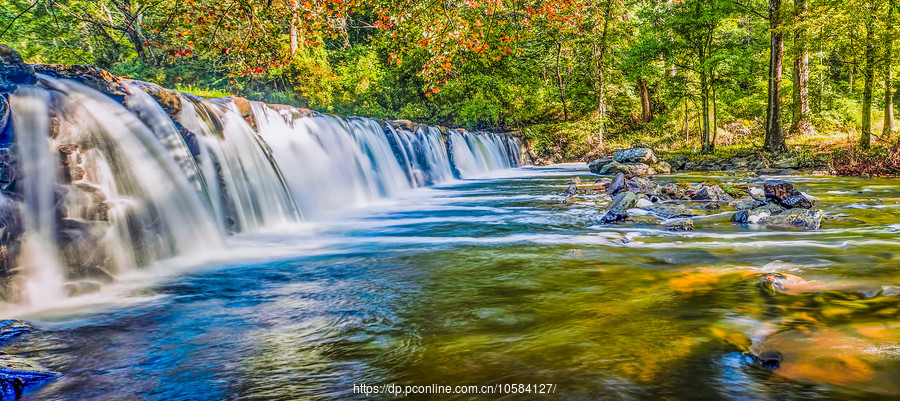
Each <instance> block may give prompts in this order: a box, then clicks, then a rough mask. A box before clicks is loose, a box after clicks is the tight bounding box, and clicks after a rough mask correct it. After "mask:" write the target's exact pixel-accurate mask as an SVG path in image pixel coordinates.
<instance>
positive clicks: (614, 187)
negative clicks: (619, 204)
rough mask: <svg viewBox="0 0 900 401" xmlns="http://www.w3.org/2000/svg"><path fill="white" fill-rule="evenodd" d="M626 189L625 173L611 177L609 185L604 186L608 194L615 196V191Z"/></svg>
mask: <svg viewBox="0 0 900 401" xmlns="http://www.w3.org/2000/svg"><path fill="white" fill-rule="evenodd" d="M626 189H628V187H626V186H625V174H623V173H618V174H616V176H615V177H614V178H613V180H612V182H611V183H610V184H609V186H607V187H606V193H608V194H609V195H610V196H615V195H616V194H617V193H619V192H622V191H624V190H626Z"/></svg>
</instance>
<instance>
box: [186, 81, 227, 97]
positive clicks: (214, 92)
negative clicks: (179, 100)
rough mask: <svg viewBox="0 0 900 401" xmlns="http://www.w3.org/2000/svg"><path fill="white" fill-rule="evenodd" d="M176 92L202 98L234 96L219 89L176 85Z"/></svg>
mask: <svg viewBox="0 0 900 401" xmlns="http://www.w3.org/2000/svg"><path fill="white" fill-rule="evenodd" d="M175 90H176V91H178V92H182V93H187V94H189V95H195V96H202V97H228V96H232V94H231V93H229V92H225V91H223V90H219V89H210V88H199V87H196V86H194V85H190V84H188V85H180V84H179V85H176V86H175Z"/></svg>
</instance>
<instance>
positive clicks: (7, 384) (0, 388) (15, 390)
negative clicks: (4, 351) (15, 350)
mask: <svg viewBox="0 0 900 401" xmlns="http://www.w3.org/2000/svg"><path fill="white" fill-rule="evenodd" d="M56 376H57V374H56V373H54V372H52V371H50V370H48V369H47V368H44V367H43V366H41V365H38V364H37V363H36V362H33V361H31V360H28V359H25V358H20V357H17V356H12V355H0V397H2V398H3V399H7V397H14V398H16V399H18V398H19V397H20V396H21V395H22V393H23V391H24V390H25V389H27V388H29V387H36V386H39V385H41V384H43V383H45V382H47V381H49V380H52V379H53V378H55V377H56Z"/></svg>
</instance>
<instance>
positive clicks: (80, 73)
mask: <svg viewBox="0 0 900 401" xmlns="http://www.w3.org/2000/svg"><path fill="white" fill-rule="evenodd" d="M34 70H35V71H37V72H39V73H42V74H47V75H52V76H55V77H59V78H67V79H71V80H74V81H77V82H79V83H81V84H83V85H85V86H88V87H90V88H93V89H95V90H97V91H100V92H102V93H104V94H105V95H107V96H109V97H111V98H113V99H114V100H115V101H117V102H119V103H122V102H123V101H124V100H125V96H126V95H128V87H126V86H125V83H124V82H123V81H122V80H121V79H120V78H119V77H117V76H115V75H113V74H111V73H110V72H109V71H106V70H104V69H102V68H97V67H94V66H90V65H79V64H76V65H59V64H35V65H34Z"/></svg>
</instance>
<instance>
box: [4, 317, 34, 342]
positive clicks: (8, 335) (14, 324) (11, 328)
mask: <svg viewBox="0 0 900 401" xmlns="http://www.w3.org/2000/svg"><path fill="white" fill-rule="evenodd" d="M28 330H31V327H29V326H28V324H26V323H25V322H23V321H21V320H4V321H0V343H5V342H7V341H9V340H10V339H12V338H13V337H17V336H18V335H20V334H22V333H25V332H27V331H28Z"/></svg>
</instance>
